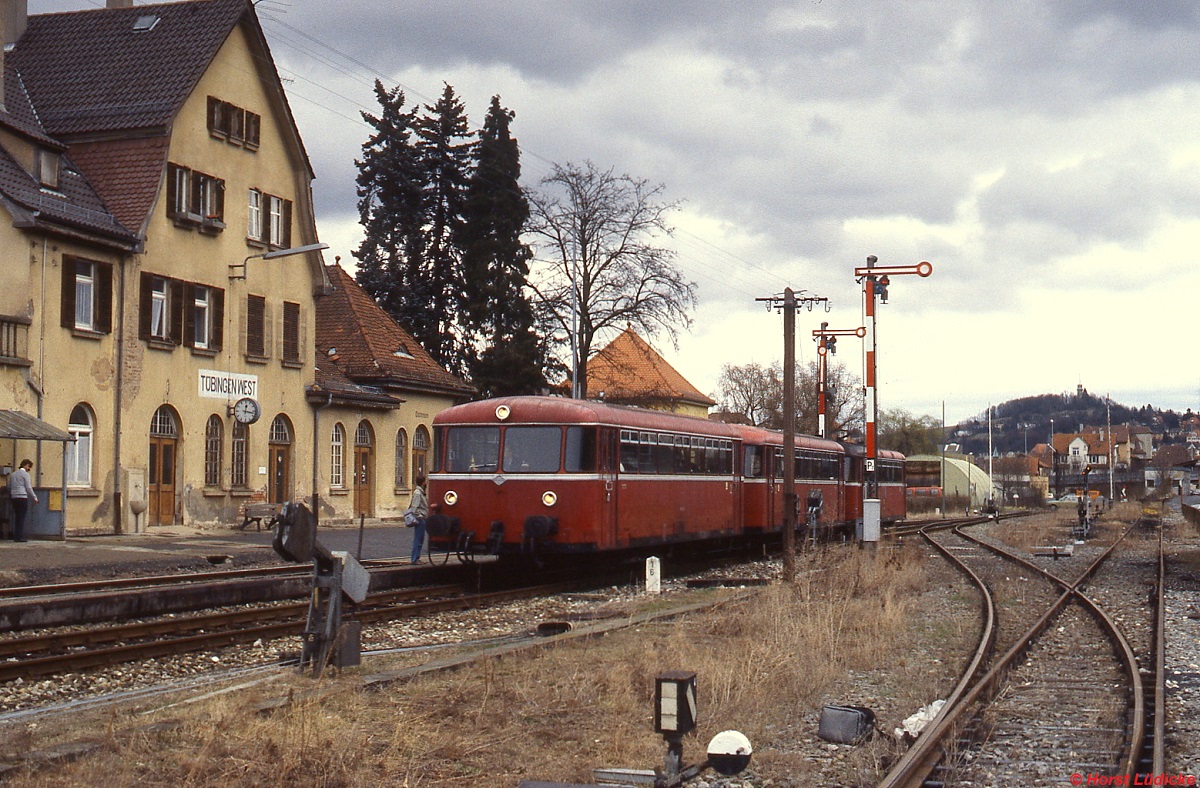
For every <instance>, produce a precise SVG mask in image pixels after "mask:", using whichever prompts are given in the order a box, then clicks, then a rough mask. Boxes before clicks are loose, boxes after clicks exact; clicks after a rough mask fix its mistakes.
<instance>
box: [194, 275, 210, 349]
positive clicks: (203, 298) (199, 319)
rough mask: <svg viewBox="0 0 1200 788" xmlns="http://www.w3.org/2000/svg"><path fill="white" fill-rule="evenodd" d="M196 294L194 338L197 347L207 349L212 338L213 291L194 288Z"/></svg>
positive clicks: (205, 288) (204, 288)
mask: <svg viewBox="0 0 1200 788" xmlns="http://www.w3.org/2000/svg"><path fill="white" fill-rule="evenodd" d="M193 292H194V293H195V297H194V300H193V301H192V309H193V312H192V317H193V320H194V321H195V323H194V331H195V333H194V334H193V338H194V341H195V346H196V347H198V348H207V347H208V343H209V338H210V337H211V336H212V304H211V303H210V300H211V298H212V295H211V291H209V289H208V288H207V287H195V288H193Z"/></svg>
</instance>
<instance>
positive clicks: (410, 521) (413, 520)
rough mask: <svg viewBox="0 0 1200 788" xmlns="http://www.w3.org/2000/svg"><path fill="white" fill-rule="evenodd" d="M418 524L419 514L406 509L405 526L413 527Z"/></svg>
mask: <svg viewBox="0 0 1200 788" xmlns="http://www.w3.org/2000/svg"><path fill="white" fill-rule="evenodd" d="M416 524H417V516H416V515H415V514H413V513H412V512H411V511H406V512H405V513H404V527H405V528H413V527H415V526H416Z"/></svg>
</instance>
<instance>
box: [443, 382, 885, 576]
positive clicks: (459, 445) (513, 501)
mask: <svg viewBox="0 0 1200 788" xmlns="http://www.w3.org/2000/svg"><path fill="white" fill-rule="evenodd" d="M434 438H435V442H434V460H433V471H432V472H431V473H430V475H429V500H430V517H429V521H428V524H427V529H428V532H429V535H430V540H431V542H432V543H433V544H435V545H438V546H442V547H450V548H453V549H455V550H457V551H458V552H459V553H460V555H462V556H464V557H467V556H469V555H471V554H474V553H480V552H486V553H491V554H499V555H505V554H531V553H532V554H549V553H558V554H572V553H593V552H606V551H621V550H632V549H638V548H655V547H658V546H660V545H669V544H674V543H682V542H689V541H697V540H706V539H716V538H724V537H737V536H740V535H742V534H743V533H751V534H765V533H777V532H779V531H780V530H781V529H782V525H783V485H782V478H783V437H782V435H781V434H780V433H778V432H772V431H770V430H764V429H759V428H755V427H746V426H737V425H730V424H723V423H721V422H713V421H708V420H706V419H698V418H692V417H688V416H680V415H678V414H672V413H664V412H660V411H651V410H643V409H640V408H629V407H621V406H613V405H605V404H602V403H598V402H590V401H585V400H571V399H563V398H559V397H507V398H500V399H493V400H485V401H481V402H473V403H469V404H466V405H460V406H457V407H454V408H450V409H448V410H445V411H443V412H442V413H440V414H439V415H438V416H437V417H436V418H435V419H434ZM888 454H889V456H888V457H887V462H888V463H893V462H894V460H895V458H897V457H900V455H896V454H894V453H888ZM892 455H894V456H892ZM881 459H882V458H881ZM795 463H796V479H797V485H796V495H797V506H798V510H799V511H798V517H797V523H798V526H799V527H800V529H801V531H802V532H804V531H805V530H807V528H808V526H810V525H813V526H815V527H814V528H813V530H812V533H814V534H817V535H820V536H822V537H825V536H829V535H831V534H833V533H836V532H847V531H848V532H853V529H854V525H855V524H856V521H857V520H859V519H861V517H862V449H861V447H855V446H853V445H843V444H840V443H838V442H836V441H832V440H825V439H821V438H814V437H811V436H798V437H797V439H796V458H795ZM900 463H901V464H900V484H899V496H898V498H897V497H896V496H894V495H893V494H892V490H891V487H892V486H893V482H892V481H891V480H889V481H888V483H887V486H886V489H885V487H884V485H881V490H883V493H882V495H883V500H884V502H883V504H882V508H883V519H884V520H885V521H891V520H895V519H899V518H902V517H903V512H904V495H903V465H902V458H900ZM881 478H882V477H881ZM894 499H895V500H894Z"/></svg>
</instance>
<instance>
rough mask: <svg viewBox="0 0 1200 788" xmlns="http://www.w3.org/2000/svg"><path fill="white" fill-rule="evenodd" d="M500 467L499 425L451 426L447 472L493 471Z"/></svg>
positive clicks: (447, 448)
mask: <svg viewBox="0 0 1200 788" xmlns="http://www.w3.org/2000/svg"><path fill="white" fill-rule="evenodd" d="M499 467H500V428H499V427H450V428H448V429H447V430H446V472H447V473H493V472H495V471H496V469H497V468H499Z"/></svg>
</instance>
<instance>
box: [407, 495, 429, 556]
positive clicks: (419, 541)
mask: <svg viewBox="0 0 1200 788" xmlns="http://www.w3.org/2000/svg"><path fill="white" fill-rule="evenodd" d="M408 512H409V513H411V514H412V516H413V518H414V519H415V520H416V522H414V523H413V542H412V562H413V563H414V564H415V563H417V562H418V561H420V560H421V547H422V546H423V545H424V543H425V520H426V518H428V517H429V499H428V498H427V497H426V496H425V477H424V475H418V476H417V478H416V484H415V485H414V486H413V493H412V501H410V502H409V504H408ZM405 519H406V520H407V519H408V518H405Z"/></svg>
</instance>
